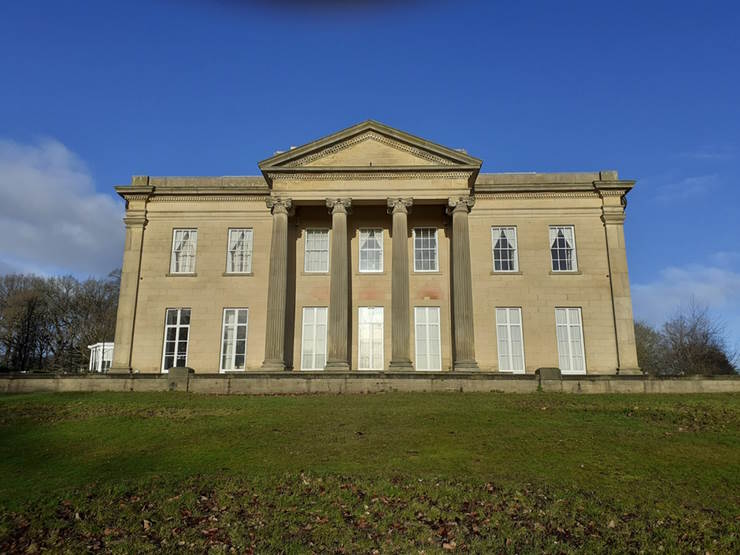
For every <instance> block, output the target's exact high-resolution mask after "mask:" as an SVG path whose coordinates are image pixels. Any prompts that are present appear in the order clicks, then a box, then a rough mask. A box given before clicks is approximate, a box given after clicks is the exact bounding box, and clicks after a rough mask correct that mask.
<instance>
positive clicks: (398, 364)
mask: <svg viewBox="0 0 740 555" xmlns="http://www.w3.org/2000/svg"><path fill="white" fill-rule="evenodd" d="M412 203H413V201H412V199H410V198H389V199H388V212H389V213H391V214H393V245H392V248H393V258H392V260H393V264H392V269H391V271H392V276H391V336H392V343H391V345H392V349H391V362H390V364H389V369H390V370H401V371H403V370H413V366H412V364H411V356H410V352H411V350H410V332H409V327H410V321H409V320H410V316H409V313H410V307H409V245H408V211H409V208H411V205H412Z"/></svg>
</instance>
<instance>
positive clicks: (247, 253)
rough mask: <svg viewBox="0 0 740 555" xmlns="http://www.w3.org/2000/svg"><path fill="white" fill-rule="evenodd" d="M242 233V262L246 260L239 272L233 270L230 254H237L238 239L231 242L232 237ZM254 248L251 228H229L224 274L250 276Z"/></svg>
mask: <svg viewBox="0 0 740 555" xmlns="http://www.w3.org/2000/svg"><path fill="white" fill-rule="evenodd" d="M239 233H244V245H245V246H244V251H243V260H246V263H245V266H246V267H244V268H242V269H240V270H235V269H234V262H233V260H232V258H233V257H232V253H234V254H235V253H237V250H236V248H234V247H235V246H236V243H237V242H238V237H237V238H235V239H233V240H232V235H236V234H239ZM253 246H254V231H253V230H252V228H251V227H239V228H229V233H228V236H227V238H226V273H227V274H251V273H252V249H253Z"/></svg>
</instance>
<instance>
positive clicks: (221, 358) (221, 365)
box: [219, 307, 249, 373]
mask: <svg viewBox="0 0 740 555" xmlns="http://www.w3.org/2000/svg"><path fill="white" fill-rule="evenodd" d="M228 311H233V312H235V314H234V317H235V321H234V323H233V324H230V325H229V328H233V330H234V331H233V334H234V335H233V337H234V339H233V342H234V349H233V351H232V352H231V356H230V358H231V361H230V368H226V367H225V366H224V357H225V356H226V353H225V352H224V347H225V346H226V313H227V312H228ZM242 312H243V313H245V314H246V321H245V322H244V323H243V324H242V323H240V322H239V314H240V313H242ZM239 328H244V353H243V355H244V367H243V368H235V363H236V356H237V354H238V352H237V345H238V343H239V341H240V339H239ZM248 341H249V309H248V308H246V307H244V308H230V307H229V308H224V311H223V316H222V319H221V354H220V356H219V371H220V372H221V373H224V372H243V371H245V370H246V369H247V351H248V349H247V346H248V345H247V344H248Z"/></svg>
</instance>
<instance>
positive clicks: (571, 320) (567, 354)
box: [555, 308, 586, 374]
mask: <svg viewBox="0 0 740 555" xmlns="http://www.w3.org/2000/svg"><path fill="white" fill-rule="evenodd" d="M555 327H556V331H557V337H558V358H559V363H560V371H561V372H562V373H563V374H585V373H586V358H585V355H584V354H583V326H581V309H580V308H556V309H555Z"/></svg>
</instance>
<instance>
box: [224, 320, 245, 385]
mask: <svg viewBox="0 0 740 555" xmlns="http://www.w3.org/2000/svg"><path fill="white" fill-rule="evenodd" d="M248 323H249V310H248V309H246V308H225V309H224V322H223V331H222V333H221V371H222V372H225V371H227V370H244V369H245V368H246V360H247V324H248Z"/></svg>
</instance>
